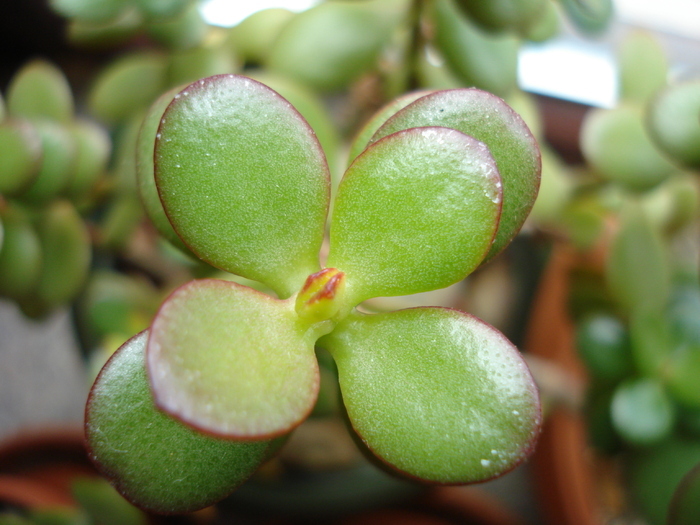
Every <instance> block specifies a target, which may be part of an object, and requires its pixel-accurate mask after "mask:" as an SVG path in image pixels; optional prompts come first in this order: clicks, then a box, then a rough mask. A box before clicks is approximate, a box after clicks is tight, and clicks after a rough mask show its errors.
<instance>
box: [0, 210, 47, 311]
mask: <svg viewBox="0 0 700 525" xmlns="http://www.w3.org/2000/svg"><path fill="white" fill-rule="evenodd" d="M0 218H1V219H2V224H3V229H4V239H3V244H2V250H0V294H1V295H4V296H6V297H10V298H12V299H18V298H20V297H24V296H26V295H27V294H29V292H31V291H32V290H33V289H34V287H35V286H36V283H37V282H38V281H39V274H40V272H41V263H42V253H41V243H40V242H39V236H38V235H37V233H36V229H35V228H34V225H33V224H32V223H31V220H30V219H29V216H28V215H27V214H26V213H25V212H24V210H22V209H21V208H19V207H17V206H13V205H12V204H8V205H6V206H4V207H0Z"/></svg>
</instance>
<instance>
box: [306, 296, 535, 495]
mask: <svg viewBox="0 0 700 525" xmlns="http://www.w3.org/2000/svg"><path fill="white" fill-rule="evenodd" d="M319 344H320V346H322V347H324V348H326V349H327V350H328V351H329V352H330V353H331V354H332V355H333V357H334V358H335V360H336V363H337V365H338V374H339V380H340V388H341V392H342V395H343V402H344V403H345V406H346V408H347V412H348V416H349V418H350V421H351V423H352V425H353V427H354V429H355V430H356V431H357V433H358V434H359V436H360V437H361V438H362V440H363V441H364V442H365V444H366V445H367V446H368V447H369V448H370V450H372V452H374V453H375V454H376V455H377V456H378V457H379V458H380V459H381V460H382V461H384V462H386V463H387V464H389V465H390V466H392V467H393V468H395V469H397V470H398V471H400V472H403V473H405V474H408V475H409V476H412V477H416V478H420V479H424V480H428V481H433V482H437V483H452V484H456V483H471V482H478V481H484V480H487V479H490V478H493V477H495V476H498V475H500V474H502V473H504V472H507V471H509V470H511V469H512V468H514V467H515V466H516V465H517V464H519V463H520V462H521V461H523V460H524V459H525V458H526V457H527V455H528V454H529V453H530V451H531V449H532V447H533V444H534V441H535V439H536V437H537V435H538V432H539V425H540V420H541V416H540V405H539V399H538V394H537V390H536V387H535V384H534V382H533V380H532V377H531V376H530V373H529V371H528V369H527V367H526V365H525V363H524V361H523V360H522V358H521V356H520V354H519V353H518V351H517V349H516V348H515V347H514V346H513V345H512V344H511V343H510V342H509V341H508V340H507V339H506V338H505V337H504V336H503V335H502V334H501V333H499V332H498V331H497V330H495V329H494V328H492V327H491V326H489V325H487V324H485V323H483V322H482V321H479V320H478V319H476V318H474V317H471V316H468V315H466V314H463V313H461V312H458V311H456V310H448V309H443V308H413V309H409V310H399V311H397V312H391V313H385V314H376V315H363V314H352V315H351V316H350V317H348V318H346V319H345V320H344V321H342V322H341V323H339V324H338V326H337V327H336V329H335V330H334V331H333V332H332V333H331V334H329V335H328V336H326V337H324V338H322V339H321V340H320V342H319Z"/></svg>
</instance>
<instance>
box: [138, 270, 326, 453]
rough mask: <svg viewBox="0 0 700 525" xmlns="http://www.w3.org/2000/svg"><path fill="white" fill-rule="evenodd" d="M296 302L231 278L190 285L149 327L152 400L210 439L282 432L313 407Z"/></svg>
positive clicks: (314, 374)
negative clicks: (229, 279) (207, 435)
mask: <svg viewBox="0 0 700 525" xmlns="http://www.w3.org/2000/svg"><path fill="white" fill-rule="evenodd" d="M307 328H308V325H307V324H303V325H302V324H301V323H298V322H297V316H296V313H295V311H294V303H293V302H290V301H279V300H277V299H273V298H271V297H269V296H267V295H264V294H262V293H260V292H257V291H255V290H253V289H251V288H247V287H245V286H241V285H238V284H235V283H232V282H228V281H218V280H214V279H208V280H203V281H192V282H190V283H188V284H186V285H184V286H182V287H181V288H178V289H177V290H176V291H175V292H174V293H173V294H172V295H171V296H170V297H169V298H168V299H167V300H166V301H165V302H164V303H163V305H162V306H161V308H160V311H159V312H158V314H157V315H156V317H155V319H154V321H153V324H152V325H151V335H150V337H149V341H148V354H147V362H148V372H149V377H150V380H151V384H152V386H153V391H154V395H155V399H156V403H157V404H158V406H160V407H161V408H162V409H164V410H165V411H167V412H169V413H170V414H172V415H173V416H175V417H177V418H179V419H181V420H182V421H184V422H185V423H187V424H189V425H191V426H193V427H195V428H198V429H200V430H202V431H205V432H208V433H210V434H213V435H217V436H222V437H229V438H245V439H262V438H266V437H271V436H276V435H281V434H284V433H286V432H288V431H289V430H291V429H292V428H294V427H295V426H297V425H298V424H300V423H301V422H302V421H303V419H304V418H305V417H306V416H307V415H308V414H309V412H310V411H311V409H312V408H313V405H314V402H315V401H316V396H317V394H318V387H319V375H318V374H319V372H318V363H317V362H316V357H315V354H314V342H315V339H313V335H312V334H311V332H309V333H307Z"/></svg>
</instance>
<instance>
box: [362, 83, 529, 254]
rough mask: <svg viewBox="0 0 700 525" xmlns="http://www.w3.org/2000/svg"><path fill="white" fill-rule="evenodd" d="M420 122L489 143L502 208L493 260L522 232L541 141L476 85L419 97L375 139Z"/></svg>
mask: <svg viewBox="0 0 700 525" xmlns="http://www.w3.org/2000/svg"><path fill="white" fill-rule="evenodd" d="M417 126H444V127H447V128H453V129H456V130H458V131H461V132H462V133H465V134H467V135H469V136H471V137H474V138H475V139H477V140H480V141H481V142H483V143H484V144H486V145H487V146H488V148H489V151H490V152H491V155H493V158H494V159H495V160H496V166H497V167H498V171H499V173H500V174H501V181H502V183H503V212H502V215H501V221H500V223H499V225H498V232H497V234H496V239H495V240H494V243H493V246H492V247H491V250H490V252H489V255H488V257H487V259H490V258H493V257H494V256H495V255H496V254H498V253H499V252H500V251H501V250H502V249H503V248H505V246H506V245H507V244H508V243H509V242H510V241H511V240H512V238H513V237H515V235H516V234H517V233H518V231H520V228H521V227H522V225H523V223H524V222H525V219H526V218H527V216H528V214H529V213H530V210H531V209H532V206H533V204H534V202H535V198H536V197H537V190H538V188H539V185H540V172H541V169H542V168H541V159H540V152H539V148H538V147H537V141H536V140H535V138H534V137H533V136H532V133H530V130H529V129H528V127H527V125H526V124H525V122H524V121H523V120H522V118H520V116H518V114H517V113H515V112H514V111H513V110H512V109H511V108H510V107H509V106H508V105H507V104H506V103H505V102H504V101H503V100H501V99H500V98H498V97H497V96H495V95H492V94H491V93H487V92H485V91H481V90H478V89H452V90H446V91H438V92H436V93H433V94H430V95H427V96H425V97H421V98H419V99H418V100H416V101H415V102H413V103H412V104H409V105H408V106H406V107H405V108H404V109H402V110H401V111H399V112H398V113H396V114H395V115H394V116H393V117H391V118H390V119H389V120H388V121H387V122H386V123H385V124H384V125H383V126H382V127H381V128H379V130H378V131H377V133H376V134H375V135H374V137H373V138H372V141H373V142H374V141H377V140H379V139H380V138H382V137H385V136H386V135H389V134H391V133H395V132H396V131H399V130H402V129H407V128H413V127H417Z"/></svg>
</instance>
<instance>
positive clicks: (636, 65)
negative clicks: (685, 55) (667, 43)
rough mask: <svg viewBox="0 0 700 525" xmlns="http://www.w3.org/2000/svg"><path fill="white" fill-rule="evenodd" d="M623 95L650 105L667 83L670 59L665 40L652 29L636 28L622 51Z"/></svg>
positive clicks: (621, 76)
mask: <svg viewBox="0 0 700 525" xmlns="http://www.w3.org/2000/svg"><path fill="white" fill-rule="evenodd" d="M618 69H619V73H618V76H619V83H620V97H621V98H622V99H625V100H630V101H633V102H637V103H639V104H646V103H647V102H648V101H649V99H650V98H651V97H652V96H653V95H654V94H656V93H657V92H658V91H659V90H660V89H661V88H663V87H664V86H665V85H666V79H667V78H668V59H667V58H666V52H665V51H664V48H663V46H662V45H661V41H660V40H659V39H658V38H657V37H656V36H655V35H654V34H653V33H651V32H644V31H635V32H632V33H630V34H628V35H627V36H626V37H625V38H624V40H623V41H622V45H621V46H620V50H619V51H618Z"/></svg>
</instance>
